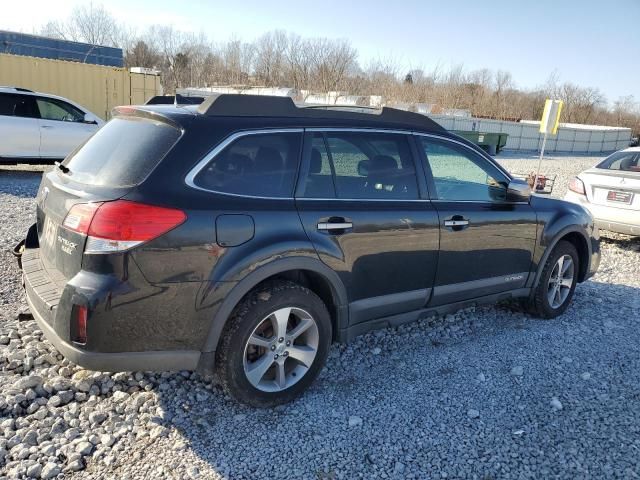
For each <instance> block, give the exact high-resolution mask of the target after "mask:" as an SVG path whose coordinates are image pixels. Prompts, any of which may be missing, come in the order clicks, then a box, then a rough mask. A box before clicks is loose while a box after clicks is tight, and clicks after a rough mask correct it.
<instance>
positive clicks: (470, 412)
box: [467, 408, 480, 418]
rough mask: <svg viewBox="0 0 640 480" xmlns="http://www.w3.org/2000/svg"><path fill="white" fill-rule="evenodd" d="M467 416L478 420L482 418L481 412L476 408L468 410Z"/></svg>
mask: <svg viewBox="0 0 640 480" xmlns="http://www.w3.org/2000/svg"><path fill="white" fill-rule="evenodd" d="M467 416H468V417H469V418H478V417H479V416H480V412H479V411H478V410H476V409H475V408H470V409H469V410H467Z"/></svg>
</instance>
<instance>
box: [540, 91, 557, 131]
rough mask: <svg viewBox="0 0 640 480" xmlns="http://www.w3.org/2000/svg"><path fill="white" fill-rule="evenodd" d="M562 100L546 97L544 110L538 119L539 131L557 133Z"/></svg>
mask: <svg viewBox="0 0 640 480" xmlns="http://www.w3.org/2000/svg"><path fill="white" fill-rule="evenodd" d="M562 105H563V103H562V100H551V99H549V98H547V101H546V102H544V112H542V120H540V133H546V134H551V135H555V134H556V133H558V125H559V124H560V113H561V112H562Z"/></svg>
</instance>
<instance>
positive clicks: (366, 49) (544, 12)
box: [0, 0, 640, 101]
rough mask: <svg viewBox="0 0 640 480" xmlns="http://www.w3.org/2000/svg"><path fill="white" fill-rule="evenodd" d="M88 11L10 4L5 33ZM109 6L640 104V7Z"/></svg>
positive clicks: (487, 0)
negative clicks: (593, 90) (590, 90)
mask: <svg viewBox="0 0 640 480" xmlns="http://www.w3.org/2000/svg"><path fill="white" fill-rule="evenodd" d="M79 3H80V2H78V1H77V0H56V1H51V0H42V1H39V0H21V1H19V2H13V1H11V2H9V1H7V2H3V3H2V14H0V29H5V30H16V31H22V32H25V33H35V32H37V31H38V29H39V28H40V26H41V25H43V24H44V23H46V22H47V21H49V20H55V19H64V18H65V17H66V16H68V15H69V13H70V12H71V11H72V9H73V7H74V5H78V4H79ZM94 4H100V2H99V1H97V2H94ZM104 6H105V7H106V8H107V9H108V10H109V11H111V12H112V13H113V15H114V16H115V17H116V18H117V19H118V20H120V21H122V22H126V23H128V24H130V25H133V26H135V27H137V29H138V30H140V31H141V32H142V31H143V30H144V29H145V28H146V27H147V26H149V25H152V24H171V25H173V26H174V27H175V28H176V29H181V30H186V31H193V32H196V33H200V32H204V33H205V34H206V35H207V36H208V37H209V38H210V39H211V40H213V41H222V40H226V39H228V38H229V37H231V36H233V35H235V36H236V37H239V38H241V39H243V40H247V41H249V40H253V39H254V38H256V37H258V36H260V35H261V34H262V33H264V32H266V31H269V30H275V29H283V30H288V31H291V32H295V33H298V34H300V35H302V36H310V37H330V38H347V39H349V40H350V41H351V43H352V44H353V46H354V47H356V48H357V49H358V51H359V53H360V57H359V60H360V62H361V64H363V65H366V64H367V63H368V61H370V60H371V59H377V58H380V59H384V60H386V59H392V60H393V61H395V62H396V63H397V64H399V65H401V66H402V67H404V68H406V69H409V68H423V69H424V70H426V71H429V70H431V69H432V68H433V67H434V66H436V65H438V64H440V65H442V66H445V67H448V66H451V65H456V64H463V65H464V67H465V69H466V70H473V69H478V68H483V67H487V68H490V69H492V70H498V69H502V70H507V71H509V72H511V73H512V74H513V79H514V81H515V82H516V84H517V85H518V86H519V87H522V88H533V87H535V86H538V85H541V84H543V83H544V82H545V81H546V79H547V78H548V77H549V75H550V74H551V72H553V71H556V72H557V74H558V75H559V78H560V81H571V82H574V83H577V84H579V85H581V86H590V87H597V88H599V89H600V90H601V91H602V92H603V93H604V94H605V95H606V96H607V99H608V100H609V101H614V100H616V99H617V98H618V97H619V96H622V95H634V96H635V99H636V101H640V81H639V79H640V28H639V27H638V22H640V0H608V1H606V2H605V1H600V0H537V1H516V0H484V1H478V0H455V1H453V0H435V1H425V0H423V1H420V0H395V1H390V0H384V1H382V0H374V1H371V0H370V1H364V0H360V1H351V2H349V1H346V0H339V1H335V0H315V1H307V0H297V1H283V0H272V1H268V0H267V1H265V0H260V1H257V0H242V1H229V0H226V1H218V0H209V1H205V0H190V1H177V0H172V1H169V0H109V1H108V2H105V3H104Z"/></svg>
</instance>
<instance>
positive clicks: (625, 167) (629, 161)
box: [596, 151, 640, 172]
mask: <svg viewBox="0 0 640 480" xmlns="http://www.w3.org/2000/svg"><path fill="white" fill-rule="evenodd" d="M596 168H601V169H604V170H619V171H622V172H640V151H628V152H616V153H614V154H613V155H610V156H609V157H607V158H605V159H604V160H603V161H602V163H600V164H598V165H597V166H596Z"/></svg>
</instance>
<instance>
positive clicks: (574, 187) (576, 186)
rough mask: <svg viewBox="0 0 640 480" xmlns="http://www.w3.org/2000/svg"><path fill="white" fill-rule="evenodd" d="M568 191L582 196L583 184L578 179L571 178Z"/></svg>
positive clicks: (583, 192)
mask: <svg viewBox="0 0 640 480" xmlns="http://www.w3.org/2000/svg"><path fill="white" fill-rule="evenodd" d="M569 190H571V191H572V192H575V193H579V194H580V195H584V194H585V190H584V183H583V182H582V180H580V179H579V178H578V177H573V178H572V179H571V181H570V182H569Z"/></svg>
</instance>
